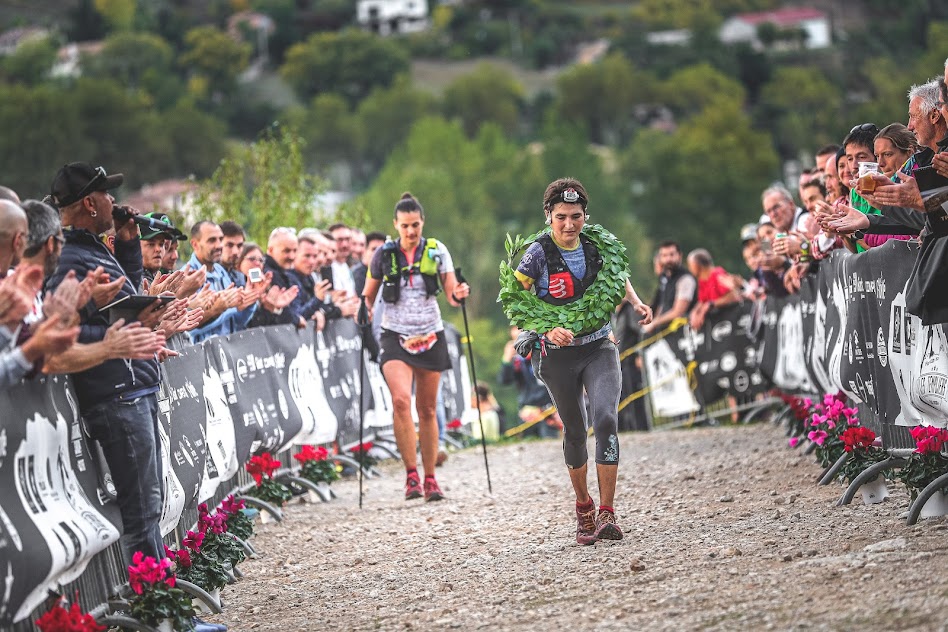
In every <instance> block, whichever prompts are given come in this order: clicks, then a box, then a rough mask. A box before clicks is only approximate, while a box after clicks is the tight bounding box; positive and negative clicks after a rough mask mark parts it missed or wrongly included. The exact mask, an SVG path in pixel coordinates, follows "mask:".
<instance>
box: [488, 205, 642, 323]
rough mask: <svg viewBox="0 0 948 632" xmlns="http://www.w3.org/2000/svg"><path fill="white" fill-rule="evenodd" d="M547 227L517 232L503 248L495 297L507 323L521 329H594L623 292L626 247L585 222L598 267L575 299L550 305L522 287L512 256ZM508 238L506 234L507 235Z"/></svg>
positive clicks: (625, 272) (585, 229)
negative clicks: (504, 256) (526, 233)
mask: <svg viewBox="0 0 948 632" xmlns="http://www.w3.org/2000/svg"><path fill="white" fill-rule="evenodd" d="M548 232H549V229H548V228H547V229H544V230H541V231H540V232H538V233H536V234H534V235H531V236H530V237H528V238H526V239H523V238H521V237H520V235H517V236H516V237H515V238H514V239H513V243H512V245H511V243H510V241H507V243H506V244H505V245H506V246H512V247H510V248H508V250H507V261H502V262H501V263H500V293H499V294H498V296H497V301H498V302H500V303H501V305H502V306H503V309H504V314H506V315H507V318H509V319H510V322H511V324H513V325H516V326H517V327H520V328H521V329H529V330H533V331H538V332H540V333H545V332H547V331H550V330H551V329H553V328H554V327H564V328H566V329H568V330H570V331H571V332H573V333H574V334H585V333H589V332H592V331H596V330H597V329H599V328H601V327H602V326H603V325H605V324H606V323H607V322H608V321H609V318H610V317H611V315H612V312H613V310H614V309H615V307H616V306H617V305H618V304H619V303H621V302H622V298H623V297H624V296H625V282H626V280H627V279H628V278H629V258H628V256H627V255H626V248H625V246H624V245H623V244H622V242H620V241H619V240H618V239H616V237H615V235H613V234H612V233H610V232H609V231H608V230H606V229H605V228H603V227H602V226H600V225H598V224H586V225H585V226H584V227H583V234H584V235H586V237H588V238H589V239H590V240H591V241H592V242H593V243H594V244H595V245H596V248H597V249H598V250H599V254H600V255H601V256H602V262H603V265H602V270H600V272H599V274H598V275H597V276H596V280H595V281H593V284H592V285H591V286H590V287H589V289H587V290H586V293H585V294H583V296H582V297H580V298H579V299H578V300H576V301H573V302H572V303H567V304H566V305H559V306H557V305H551V304H549V303H547V302H545V301H543V300H542V299H540V298H539V297H538V296H537V295H536V294H535V293H534V292H533V291H530V290H524V289H523V286H522V285H521V284H520V281H518V280H517V277H516V276H515V275H514V267H513V264H514V258H515V257H516V256H517V255H518V254H519V253H520V251H521V250H524V249H525V248H528V247H529V246H530V245H531V244H532V243H533V242H535V241H536V240H537V238H538V237H540V236H541V235H544V234H546V233H548ZM508 240H509V235H508Z"/></svg>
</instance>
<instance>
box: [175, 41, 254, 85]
mask: <svg viewBox="0 0 948 632" xmlns="http://www.w3.org/2000/svg"><path fill="white" fill-rule="evenodd" d="M184 43H185V46H186V47H187V50H186V51H185V52H184V54H182V55H181V58H180V59H179V63H180V64H181V66H182V67H183V68H184V69H185V71H186V72H187V73H188V74H190V75H191V76H192V78H194V79H197V80H196V81H192V83H191V85H192V86H193V87H195V90H194V92H195V96H197V97H198V98H210V99H212V100H213V101H215V102H219V101H221V100H222V99H223V98H224V97H225V96H227V95H231V94H233V92H234V90H235V89H236V87H237V77H238V76H239V75H240V73H241V72H243V71H244V70H245V69H246V68H247V63H248V62H249V60H250V45H249V44H247V43H245V42H240V41H237V40H235V39H234V38H232V37H231V36H230V35H228V34H227V33H225V32H224V31H221V30H220V29H217V28H214V27H213V26H201V27H198V28H195V29H191V30H190V31H188V32H187V34H186V35H185V36H184Z"/></svg>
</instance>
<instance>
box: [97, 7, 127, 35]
mask: <svg viewBox="0 0 948 632" xmlns="http://www.w3.org/2000/svg"><path fill="white" fill-rule="evenodd" d="M95 8H96V11H98V12H99V14H100V15H101V16H102V18H103V19H104V20H105V21H106V22H107V23H108V25H109V26H110V27H111V28H112V29H114V30H116V31H123V30H127V29H129V28H131V26H132V22H134V21H135V8H136V0H95Z"/></svg>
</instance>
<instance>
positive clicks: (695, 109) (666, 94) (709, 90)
mask: <svg viewBox="0 0 948 632" xmlns="http://www.w3.org/2000/svg"><path fill="white" fill-rule="evenodd" d="M662 95H663V96H662V102H663V103H666V104H667V105H668V106H669V107H671V108H672V109H673V110H674V111H675V113H676V114H678V115H680V116H690V115H694V114H697V113H699V112H700V111H701V110H703V109H704V108H706V107H708V106H709V105H711V104H712V103H714V102H716V101H720V100H733V101H734V102H735V103H736V104H738V105H743V103H744V100H745V98H746V93H745V91H744V87H743V86H742V85H741V83H740V82H739V81H737V80H736V79H734V78H733V77H730V76H728V75H726V74H724V73H723V72H721V71H720V70H718V69H717V68H715V67H713V66H712V65H711V64H708V63H700V64H695V65H693V66H686V67H684V68H681V69H680V70H677V71H675V72H674V73H672V75H671V76H670V77H668V79H666V80H665V82H664V83H663V85H662Z"/></svg>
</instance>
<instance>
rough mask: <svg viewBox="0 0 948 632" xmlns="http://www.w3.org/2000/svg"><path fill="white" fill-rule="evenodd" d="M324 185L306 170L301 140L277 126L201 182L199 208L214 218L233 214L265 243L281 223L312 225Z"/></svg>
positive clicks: (239, 149)
mask: <svg viewBox="0 0 948 632" xmlns="http://www.w3.org/2000/svg"><path fill="white" fill-rule="evenodd" d="M324 189H325V183H324V182H322V181H321V180H320V179H319V178H317V177H315V176H313V175H311V174H310V173H309V171H308V170H307V169H306V165H305V161H304V160H303V142H302V139H300V138H299V136H297V135H296V134H294V133H292V132H291V131H290V130H288V129H286V128H285V127H276V126H275V127H274V128H271V129H270V130H268V131H267V132H266V133H264V134H263V136H262V137H261V138H260V139H259V140H257V141H256V142H254V143H251V144H250V145H247V146H241V147H237V148H235V149H234V151H233V153H232V154H231V155H230V156H228V157H227V158H225V159H224V160H222V161H221V163H220V166H219V167H218V168H217V170H216V171H215V172H214V175H212V176H211V177H210V178H209V179H208V180H206V181H204V182H202V183H201V186H200V189H199V191H198V194H197V196H196V199H195V212H196V214H197V215H196V216H197V217H201V218H207V219H211V220H213V221H216V222H221V221H223V220H225V219H232V220H234V221H236V222H238V223H239V224H241V225H242V226H243V227H244V228H245V229H246V231H247V234H248V235H249V236H250V238H251V239H252V240H254V241H256V242H257V243H259V244H266V243H267V238H268V237H269V236H270V231H271V230H272V229H274V228H276V227H277V226H293V227H302V226H310V225H312V224H313V221H314V218H313V205H314V202H315V198H316V195H317V194H319V193H320V192H321V191H323V190H324Z"/></svg>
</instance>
